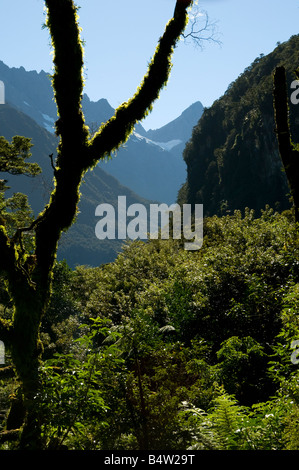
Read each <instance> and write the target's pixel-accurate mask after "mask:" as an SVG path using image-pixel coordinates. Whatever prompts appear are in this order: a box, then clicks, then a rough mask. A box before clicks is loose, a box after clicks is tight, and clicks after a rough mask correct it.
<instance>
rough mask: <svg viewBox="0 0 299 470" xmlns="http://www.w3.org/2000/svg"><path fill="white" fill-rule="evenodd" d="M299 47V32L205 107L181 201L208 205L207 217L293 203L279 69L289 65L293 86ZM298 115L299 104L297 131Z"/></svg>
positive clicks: (294, 110) (188, 152)
mask: <svg viewBox="0 0 299 470" xmlns="http://www.w3.org/2000/svg"><path fill="white" fill-rule="evenodd" d="M298 51H299V36H293V37H292V38H291V39H290V40H289V41H288V42H287V43H284V44H281V45H279V46H278V47H277V48H276V49H275V50H274V51H273V52H272V53H271V54H269V55H267V56H265V57H263V56H262V57H260V58H258V59H256V60H255V61H254V62H253V64H252V65H251V66H250V67H248V68H247V69H246V70H245V71H244V73H243V74H242V75H240V76H239V77H238V79H237V80H236V81H235V82H233V83H232V84H231V85H230V87H229V88H228V90H227V91H226V93H225V94H224V95H223V96H222V97H221V98H220V99H219V100H217V101H216V102H215V103H214V104H213V105H212V106H211V108H209V109H206V110H205V111H204V113H203V116H202V118H201V119H200V121H199V123H198V125H197V126H196V127H195V128H194V130H193V135H192V138H191V140H190V141H189V142H188V143H187V145H186V147H185V150H184V159H185V161H186V164H187V181H186V184H185V185H184V187H183V188H182V190H181V192H180V195H179V201H180V202H188V203H192V204H194V203H201V204H203V205H204V213H205V215H213V214H218V215H220V214H223V213H225V212H226V211H233V210H235V209H240V210H243V209H244V208H245V207H249V208H250V209H254V210H255V211H256V212H258V213H259V211H260V210H261V209H264V208H265V205H267V204H268V205H270V206H271V207H273V208H277V209H280V210H283V209H286V208H288V207H290V202H289V188H288V183H287V179H286V176H285V174H284V171H283V166H282V162H281V159H280V156H279V152H278V145H277V139H276V135H275V131H274V129H275V123H274V109H273V95H272V93H273V72H274V70H275V67H276V66H277V65H279V64H281V63H283V64H284V66H285V67H286V69H287V73H288V86H290V84H291V82H292V81H293V80H294V79H295V77H294V75H293V71H294V69H295V68H296V66H298V64H299V57H298ZM290 93H291V89H290ZM298 116H299V107H298V106H297V107H296V106H294V105H292V104H291V105H290V122H291V127H292V129H293V131H295V124H296V122H298ZM297 131H298V130H297Z"/></svg>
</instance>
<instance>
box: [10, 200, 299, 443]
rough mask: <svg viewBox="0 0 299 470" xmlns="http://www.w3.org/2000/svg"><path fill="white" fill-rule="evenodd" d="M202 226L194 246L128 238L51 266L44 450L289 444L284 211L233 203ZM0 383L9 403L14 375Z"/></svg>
mask: <svg viewBox="0 0 299 470" xmlns="http://www.w3.org/2000/svg"><path fill="white" fill-rule="evenodd" d="M204 233H205V236H204V243H203V247H202V249H200V250H199V251H197V252H188V251H185V250H184V249H183V248H182V247H181V246H180V242H178V241H172V240H169V241H167V240H152V241H149V242H140V241H135V242H130V243H129V244H128V245H126V246H125V248H124V250H123V252H122V253H121V254H120V255H119V256H118V258H117V259H116V261H115V262H114V263H110V264H107V265H103V266H101V267H98V268H91V267H87V266H86V267H85V266H79V267H77V268H76V269H75V270H71V269H70V268H69V267H68V266H67V264H66V263H65V262H63V263H58V264H57V265H56V267H55V278H54V286H53V296H52V300H51V304H50V306H49V308H48V311H47V315H46V317H45V321H44V322H43V326H42V335H41V338H42V341H43V344H44V352H43V365H42V367H41V374H42V380H43V386H42V389H41V393H40V395H39V396H38V397H37V399H36V406H37V407H39V415H40V419H41V422H42V432H43V446H44V448H57V447H59V448H61V447H62V446H67V448H69V449H105V450H107V449H114V450H117V449H137V450H140V449H151V450H155V449H180V450H183V449H187V448H191V449H242V450H245V449H263V450H275V449H276V450H277V449H298V445H299V443H298V438H297V437H296V436H298V414H299V394H298V367H299V366H298V365H296V364H295V363H294V362H296V361H292V360H291V355H292V353H293V356H294V354H295V353H296V351H294V350H293V349H292V348H291V343H292V341H293V340H296V339H298V337H299V323H298V301H299V256H298V254H299V239H298V232H297V231H296V230H295V225H294V223H293V217H292V215H291V213H290V212H285V213H283V214H279V213H277V212H274V211H273V210H272V209H270V208H266V209H265V210H264V211H262V213H261V214H256V217H255V216H254V213H253V211H250V210H246V214H245V216H244V217H242V215H241V213H240V212H238V211H236V212H235V213H234V214H233V215H230V216H223V217H221V218H219V217H217V216H214V217H211V218H208V219H206V220H205V227H204ZM10 313H11V312H10V305H9V303H5V302H4V299H3V300H2V306H1V314H2V315H5V316H6V317H9V315H10ZM295 355H296V354H295ZM8 358H9V355H8ZM1 385H2V392H1V408H2V409H4V408H5V407H7V406H8V394H9V393H11V392H12V390H13V388H14V381H13V379H5V380H2V382H1ZM5 446H6V447H5V448H7V446H13V444H5Z"/></svg>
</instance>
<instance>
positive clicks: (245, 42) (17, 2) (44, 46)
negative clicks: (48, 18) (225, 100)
mask: <svg viewBox="0 0 299 470" xmlns="http://www.w3.org/2000/svg"><path fill="white" fill-rule="evenodd" d="M77 4H78V5H79V6H80V7H81V9H80V25H81V27H82V28H83V31H82V37H83V39H84V40H85V43H86V45H85V79H86V84H85V92H86V93H87V94H88V95H89V97H90V98H91V99H92V100H94V101H96V100H98V99H100V98H106V99H107V100H108V101H109V103H110V104H111V106H113V107H116V106H118V105H119V104H121V103H122V102H123V101H126V100H127V99H129V98H130V96H131V95H132V94H133V93H134V92H135V90H136V88H137V86H138V85H139V82H140V81H141V79H142V77H143V75H144V73H145V72H146V68H147V64H148V62H149V61H150V59H151V57H152V54H153V53H154V51H155V48H156V44H157V40H158V38H159V37H160V36H161V34H162V33H163V31H164V27H165V25H166V23H167V21H168V20H169V19H170V18H171V16H172V13H173V10H174V6H175V0H150V1H145V0H126V1H125V0H113V1H103V0H78V1H77ZM199 7H200V9H201V10H204V11H206V12H207V13H208V15H209V18H210V22H213V23H214V22H216V27H217V31H216V32H217V37H219V39H220V40H221V45H220V46H219V45H218V44H214V43H206V44H204V48H203V49H201V48H199V47H195V45H194V44H193V43H191V42H188V43H184V42H181V43H180V44H179V46H178V47H177V48H176V50H175V53H174V57H173V68H172V73H171V77H170V80H169V83H168V86H167V87H166V88H165V89H164V90H163V91H162V93H161V95H160V99H159V101H157V102H156V104H155V106H154V110H153V111H152V113H151V114H150V116H149V117H148V118H147V119H146V120H145V121H144V122H143V125H144V127H145V128H146V129H148V128H153V129H155V128H158V127H161V126H162V125H163V124H166V123H167V122H169V121H171V120H172V119H175V118H176V117H177V116H178V115H180V114H181V112H182V111H183V110H184V109H186V108H187V107H188V106H189V105H191V104H192V103H194V102H195V101H201V102H202V103H203V105H204V106H211V105H212V103H213V101H214V100H215V99H217V98H219V97H220V96H221V95H222V94H223V93H224V92H225V90H226V89H227V87H228V85H229V84H230V83H231V82H232V81H233V80H235V79H236V78H237V77H238V75H239V74H240V73H242V72H243V71H244V69H245V68H246V67H247V66H249V65H250V64H251V63H252V62H253V60H254V59H255V58H256V57H258V56H259V55H260V54H268V53H269V52H271V51H272V50H273V49H274V48H275V46H276V43H277V42H278V41H279V42H284V41H286V40H288V39H289V38H290V36H292V35H293V34H298V33H299V0H285V1H284V2H281V1H278V0H251V1H250V2H247V1H244V0H243V1H240V0H202V1H200V2H199ZM44 21H45V12H44V2H43V1H42V0H26V1H24V0H1V3H0V43H1V49H0V50H1V53H0V60H2V61H3V62H4V63H6V64H7V65H8V66H10V67H20V66H21V65H22V66H23V67H25V69H26V70H37V71H40V70H41V69H43V70H45V71H46V72H51V67H52V60H51V54H50V52H51V48H50V41H49V34H48V31H47V30H46V29H42V24H43V22H44ZM294 65H296V66H298V64H294Z"/></svg>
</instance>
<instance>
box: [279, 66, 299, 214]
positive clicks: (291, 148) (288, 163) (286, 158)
mask: <svg viewBox="0 0 299 470" xmlns="http://www.w3.org/2000/svg"><path fill="white" fill-rule="evenodd" d="M274 111H275V122H276V134H277V139H278V147H279V153H280V156H281V160H282V163H283V166H284V169H285V172H286V176H287V179H288V182H289V186H290V191H291V195H292V198H293V202H294V207H295V220H296V222H299V151H298V144H294V143H293V142H292V138H291V132H290V125H289V107H288V94H287V82H286V72H285V68H284V67H282V66H280V67H277V68H276V70H275V73H274Z"/></svg>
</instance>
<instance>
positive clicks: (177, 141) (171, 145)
mask: <svg viewBox="0 0 299 470" xmlns="http://www.w3.org/2000/svg"><path fill="white" fill-rule="evenodd" d="M132 140H133V141H134V142H141V141H142V140H143V141H145V142H146V143H147V144H149V145H156V146H158V147H160V148H162V149H163V150H166V151H167V152H170V150H171V149H173V148H174V147H176V146H177V145H179V144H181V143H182V142H183V141H182V140H180V139H173V140H170V141H169V142H155V141H154V140H151V139H148V138H147V137H144V136H143V135H140V134H138V132H135V131H134V132H133V136H132Z"/></svg>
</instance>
